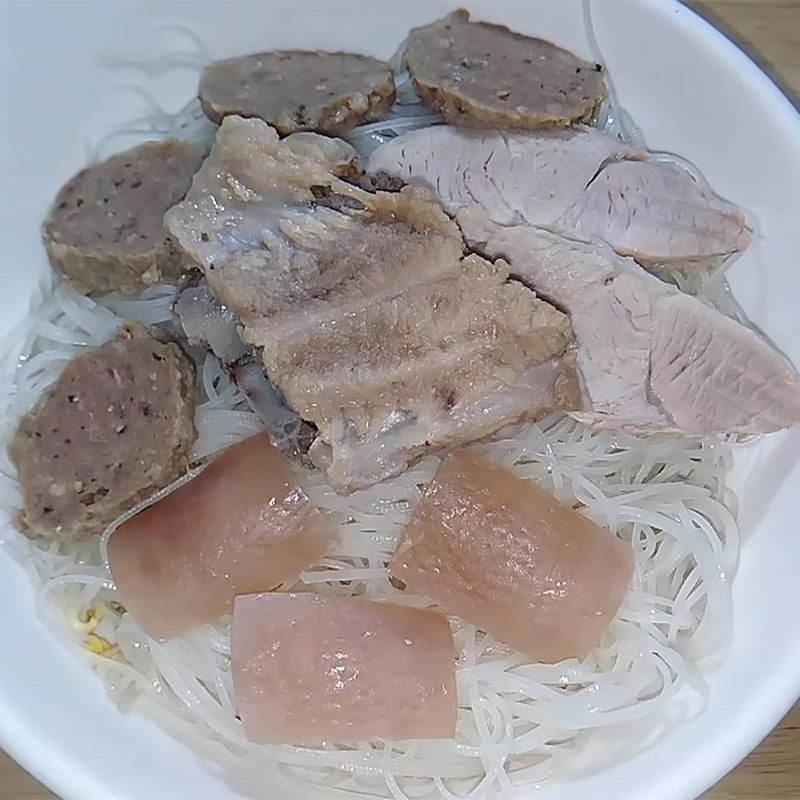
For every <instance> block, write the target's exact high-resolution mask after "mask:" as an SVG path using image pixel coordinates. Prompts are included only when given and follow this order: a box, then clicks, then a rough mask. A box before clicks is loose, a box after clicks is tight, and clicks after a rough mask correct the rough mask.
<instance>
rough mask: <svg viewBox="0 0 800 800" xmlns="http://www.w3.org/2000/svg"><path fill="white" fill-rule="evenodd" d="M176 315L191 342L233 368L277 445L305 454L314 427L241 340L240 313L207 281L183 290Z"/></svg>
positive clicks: (232, 370)
mask: <svg viewBox="0 0 800 800" xmlns="http://www.w3.org/2000/svg"><path fill="white" fill-rule="evenodd" d="M175 313H176V315H177V316H178V319H179V320H180V323H181V327H182V328H183V331H184V333H185V334H186V338H187V339H188V340H189V342H190V343H192V344H203V345H205V346H206V347H208V349H209V350H211V352H212V353H213V354H214V355H215V356H216V357H217V358H218V359H219V360H220V363H221V364H222V365H223V366H224V367H225V368H226V369H227V370H228V371H229V373H230V374H231V376H232V377H233V379H234V381H235V382H236V385H237V386H238V387H239V389H240V390H241V391H242V393H243V394H244V396H245V397H246V398H247V401H248V403H249V404H250V407H251V408H252V409H253V411H254V412H255V413H256V414H258V417H259V419H260V420H261V421H262V422H263V423H264V426H265V427H266V429H267V433H268V434H269V437H270V439H271V440H272V443H273V444H274V445H275V446H276V447H277V448H278V449H279V450H280V451H281V452H283V453H285V454H286V455H289V456H300V455H303V454H304V453H306V452H307V451H308V448H309V446H310V445H311V442H312V441H313V440H314V431H313V429H312V428H311V426H310V425H308V423H306V422H303V420H302V419H301V418H300V417H299V415H298V414H297V413H296V412H294V411H292V410H291V409H290V408H289V407H288V406H287V405H286V403H284V402H283V398H282V397H281V395H280V393H279V392H278V391H277V390H276V389H275V387H274V386H273V385H272V382H271V381H270V380H269V378H268V377H267V376H266V374H265V372H264V367H263V365H262V364H261V361H260V359H258V360H257V357H256V355H255V353H253V351H252V350H251V348H249V347H247V345H245V343H244V342H243V341H242V340H241V338H240V336H239V330H238V323H237V320H236V317H234V315H233V314H232V313H231V312H230V310H229V309H227V308H226V307H225V306H223V305H222V304H221V303H220V302H219V301H218V300H217V299H216V297H214V295H213V293H212V292H211V289H210V288H209V287H208V284H207V283H206V281H205V279H201V280H200V282H199V283H197V284H196V285H193V286H187V287H186V288H184V289H182V290H181V292H180V294H179V295H178V298H177V300H176V301H175Z"/></svg>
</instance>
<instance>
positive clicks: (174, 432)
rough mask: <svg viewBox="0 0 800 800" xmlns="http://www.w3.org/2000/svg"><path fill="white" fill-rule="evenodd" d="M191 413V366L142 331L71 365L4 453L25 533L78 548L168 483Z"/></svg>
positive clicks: (189, 430) (183, 463)
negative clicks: (13, 471) (14, 476)
mask: <svg viewBox="0 0 800 800" xmlns="http://www.w3.org/2000/svg"><path fill="white" fill-rule="evenodd" d="M195 404H196V398H195V388H194V368H193V366H192V364H191V362H190V361H189V359H188V358H187V357H186V355H185V354H184V353H183V351H182V350H181V349H180V348H179V347H178V345H176V344H162V343H161V342H159V341H157V340H156V339H154V338H153V337H152V336H150V335H149V334H148V333H147V332H146V331H145V329H144V328H143V327H142V326H141V325H135V324H130V325H125V326H123V327H122V328H120V331H119V333H118V334H117V338H116V339H114V340H113V341H111V342H109V343H108V344H106V345H103V347H101V348H99V349H97V350H94V351H92V352H90V353H86V354H85V355H81V356H78V357H77V358H75V359H73V360H72V361H70V363H69V364H68V365H67V367H66V369H65V370H64V372H63V373H62V374H61V376H60V377H59V379H58V380H57V381H56V383H55V384H54V385H53V386H52V387H51V388H50V389H49V390H48V391H47V393H46V394H45V395H44V397H42V399H41V400H40V401H39V403H38V404H37V405H36V407H35V408H34V409H33V410H32V411H30V412H29V413H28V414H26V415H25V417H23V419H22V421H21V423H20V425H19V428H18V429H17V432H16V434H15V436H14V440H13V442H12V443H11V447H10V454H11V458H12V460H13V461H14V463H15V464H16V466H17V472H18V478H19V484H20V489H21V492H22V498H23V509H22V511H21V512H20V523H21V527H22V529H23V530H25V531H26V532H27V533H28V535H29V536H32V537H44V538H47V539H58V540H62V541H74V540H77V539H83V538H85V537H87V536H89V535H91V534H93V533H100V532H101V531H102V530H103V529H104V528H105V527H106V525H108V523H110V522H112V521H113V520H114V519H115V518H116V517H117V516H119V515H120V514H121V513H123V512H124V511H126V510H128V509H129V508H131V507H132V506H133V505H135V504H136V503H138V502H139V501H140V500H143V499H145V498H146V497H149V496H150V495H151V494H153V493H154V492H155V491H157V490H158V489H161V488H163V487H164V486H166V485H167V484H169V483H171V482H172V481H173V480H175V479H176V478H177V477H179V476H180V475H181V474H182V473H183V472H184V471H185V470H186V467H187V465H188V461H189V452H190V450H191V447H192V444H193V443H194V440H195V439H196V438H197V431H196V429H195V426H194V409H195Z"/></svg>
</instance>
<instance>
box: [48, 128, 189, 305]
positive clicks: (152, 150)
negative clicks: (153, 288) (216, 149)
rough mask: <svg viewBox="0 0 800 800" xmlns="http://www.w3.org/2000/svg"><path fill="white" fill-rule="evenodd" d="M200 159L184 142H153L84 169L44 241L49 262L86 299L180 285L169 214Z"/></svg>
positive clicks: (63, 194) (179, 258) (65, 192)
mask: <svg viewBox="0 0 800 800" xmlns="http://www.w3.org/2000/svg"><path fill="white" fill-rule="evenodd" d="M201 161H202V158H201V156H200V153H199V152H197V151H196V150H195V149H194V147H192V146H191V145H189V144H187V143H186V142H180V141H178V140H176V139H168V140H166V141H163V142H150V143H148V144H144V145H142V146H140V147H136V148H134V149H133V150H128V151H126V152H124V153H119V154H118V155H115V156H112V157H111V158H109V159H107V160H106V161H103V162H102V163H101V164H95V165H94V166H91V167H87V168H86V169H84V170H81V171H80V172H79V173H78V174H77V175H76V176H75V177H74V178H72V179H71V180H69V181H68V182H67V183H66V184H65V186H64V187H63V188H62V189H61V191H60V192H59V193H58V195H57V196H56V199H55V203H54V204H53V209H52V211H51V212H50V215H49V216H48V217H47V219H46V220H45V222H44V227H43V229H42V236H43V238H44V245H45V248H46V249H47V254H48V256H49V257H50V263H51V264H52V265H53V266H54V267H55V268H56V269H58V270H60V271H61V272H63V273H64V275H66V276H67V278H69V280H70V281H71V282H72V283H73V285H74V286H75V287H76V288H77V289H79V290H81V291H84V292H110V291H113V290H115V289H119V290H121V291H123V292H134V291H139V290H141V289H143V288H144V287H145V286H147V285H149V284H153V283H159V282H161V281H171V280H175V279H176V278H177V277H178V276H179V275H180V273H181V270H182V268H183V266H184V259H185V256H184V255H183V253H182V252H181V250H180V248H178V247H176V246H175V244H174V243H173V241H172V239H171V238H170V237H169V236H168V235H167V232H166V230H164V221H163V219H164V212H165V211H166V210H167V209H168V208H170V207H171V206H173V205H175V203H177V202H178V201H179V200H181V199H182V198H183V196H184V195H185V194H186V190H187V189H188V188H189V185H190V184H191V181H192V175H194V173H195V172H196V171H197V169H198V167H199V166H200V162H201Z"/></svg>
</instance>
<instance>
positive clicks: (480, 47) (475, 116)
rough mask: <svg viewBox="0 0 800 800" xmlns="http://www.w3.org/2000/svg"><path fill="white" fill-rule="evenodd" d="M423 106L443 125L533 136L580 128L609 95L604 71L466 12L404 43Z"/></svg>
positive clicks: (414, 32)
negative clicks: (437, 113) (507, 130)
mask: <svg viewBox="0 0 800 800" xmlns="http://www.w3.org/2000/svg"><path fill="white" fill-rule="evenodd" d="M403 63H404V64H405V66H406V68H407V69H408V72H409V75H410V76H411V80H412V82H413V84H414V88H415V89H416V90H417V93H418V94H419V96H420V97H421V98H422V102H423V103H425V104H427V105H429V106H432V107H433V108H435V109H436V110H437V111H440V112H441V113H442V114H443V116H444V118H445V119H446V120H447V121H448V122H452V123H454V124H455V125H466V126H475V127H490V128H491V127H496V128H516V129H523V130H536V129H537V128H543V127H553V126H557V127H565V126H567V125H570V124H572V123H574V122H585V121H587V120H589V119H591V117H592V116H593V115H594V113H595V111H596V110H597V108H598V106H599V105H600V103H601V101H602V100H603V98H604V97H605V95H606V90H605V85H604V84H603V75H602V68H601V67H600V65H599V64H589V63H588V62H586V61H581V59H579V58H577V57H576V56H574V55H573V54H572V53H570V52H568V51H567V50H562V49H561V48H560V47H556V46H555V45H554V44H551V43H550V42H546V41H544V40H542V39H532V38H531V37H529V36H523V35H522V34H519V33H515V32H514V31H512V30H509V29H508V28H506V27H504V26H503V25H492V24H490V23H488V22H470V20H469V14H468V13H467V12H466V11H464V10H463V9H459V10H458V11H454V12H453V13H452V14H449V15H448V16H446V17H445V18H444V19H441V20H438V21H437V22H434V23H433V24H431V25H426V26H425V27H424V28H415V29H414V30H412V31H411V33H410V35H409V37H408V45H407V47H406V51H405V54H404V56H403Z"/></svg>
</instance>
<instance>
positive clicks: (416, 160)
mask: <svg viewBox="0 0 800 800" xmlns="http://www.w3.org/2000/svg"><path fill="white" fill-rule="evenodd" d="M648 158H650V156H649V154H648V153H646V152H645V151H641V150H636V149H635V148H632V147H630V146H628V145H625V144H623V143H621V142H620V141H619V140H617V139H616V138H615V137H613V136H608V135H607V134H604V133H602V132H600V131H598V130H595V129H594V128H577V129H574V130H568V131H539V132H537V133H509V132H504V131H497V130H486V131H468V130H463V129H461V128H457V127H453V126H436V127H431V128H425V129H422V130H417V131H410V132H408V133H405V134H402V135H401V136H398V137H397V138H395V139H392V140H391V141H389V142H386V143H385V144H383V145H381V146H380V147H378V148H377V149H376V150H375V151H374V152H373V153H372V155H371V157H370V160H369V167H368V169H369V172H370V173H380V174H386V175H389V176H392V177H397V178H401V179H403V180H405V181H406V182H408V183H412V184H419V185H422V186H425V187H427V188H429V189H431V191H433V192H434V194H436V196H437V197H439V199H440V200H441V202H442V204H443V205H444V206H445V208H446V209H447V210H448V211H449V212H450V213H451V214H456V213H457V212H458V211H460V210H462V209H467V208H474V207H478V208H480V209H481V210H483V211H484V212H485V213H486V214H487V215H488V217H489V218H490V219H491V221H492V222H496V223H499V224H501V225H509V224H518V223H522V222H524V223H527V224H529V225H534V226H536V227H541V228H546V229H548V230H551V231H554V232H559V233H562V234H564V235H567V236H570V237H572V238H580V239H583V240H587V241H588V240H591V239H592V238H594V237H596V238H601V239H604V240H605V241H606V242H608V244H610V245H611V246H612V247H613V248H614V249H615V250H616V251H617V252H619V253H621V254H623V255H630V256H633V257H634V258H636V260H637V261H639V262H640V263H642V264H644V265H645V266H657V265H666V264H679V265H680V266H682V267H685V268H698V269H700V268H707V267H709V266H713V265H714V264H716V263H718V262H719V261H720V259H722V258H724V257H725V256H727V255H729V254H731V253H737V252H741V251H742V250H744V249H745V248H746V247H747V246H748V244H749V243H750V238H751V232H750V230H749V229H748V227H747V225H746V223H745V219H744V215H743V214H742V212H741V211H740V209H738V208H737V207H736V206H735V205H733V204H731V203H729V202H727V201H725V200H722V199H721V198H719V197H717V196H716V195H715V194H714V193H713V192H712V191H711V190H710V189H708V188H707V187H706V186H704V185H701V184H700V183H698V182H697V180H695V178H694V177H692V176H691V175H690V174H689V173H688V172H687V171H686V170H684V169H682V168H680V167H678V166H676V165H675V164H671V163H668V162H664V161H661V160H648Z"/></svg>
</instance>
